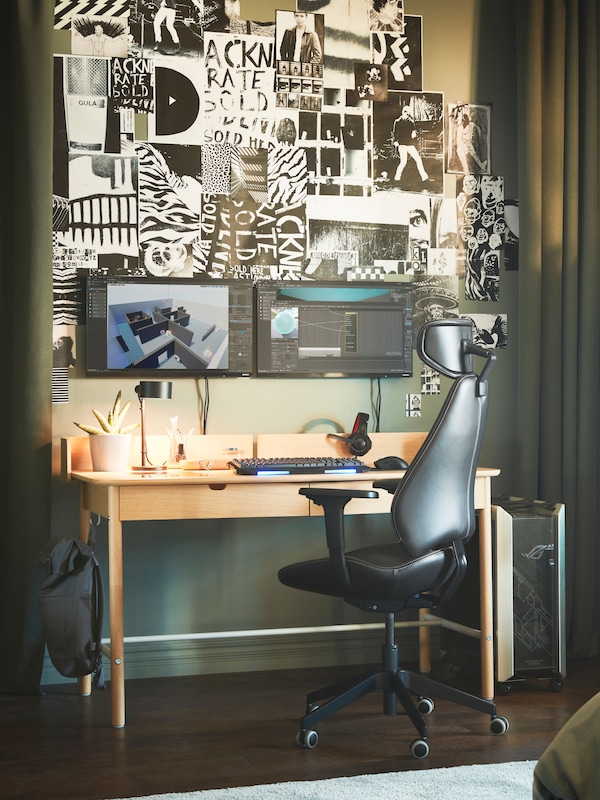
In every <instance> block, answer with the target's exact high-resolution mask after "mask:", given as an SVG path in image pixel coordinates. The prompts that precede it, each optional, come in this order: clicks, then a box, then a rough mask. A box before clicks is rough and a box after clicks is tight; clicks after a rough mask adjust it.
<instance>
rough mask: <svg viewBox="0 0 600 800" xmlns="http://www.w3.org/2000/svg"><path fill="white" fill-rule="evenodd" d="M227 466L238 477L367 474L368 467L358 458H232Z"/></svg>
mask: <svg viewBox="0 0 600 800" xmlns="http://www.w3.org/2000/svg"><path fill="white" fill-rule="evenodd" d="M229 466H230V467H231V468H232V469H233V470H235V471H236V472H237V474H238V475H310V474H313V475H314V474H317V475H318V474H321V475H330V474H336V475H344V474H356V473H357V472H368V471H369V470H370V467H368V466H367V465H366V464H365V463H364V462H362V461H360V460H359V459H358V458H351V457H347V458H343V457H342V458H332V457H330V456H325V457H323V456H319V457H318V458H309V457H305V456H304V457H302V458H234V459H233V460H232V461H230V462H229Z"/></svg>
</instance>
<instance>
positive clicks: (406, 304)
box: [256, 281, 413, 377]
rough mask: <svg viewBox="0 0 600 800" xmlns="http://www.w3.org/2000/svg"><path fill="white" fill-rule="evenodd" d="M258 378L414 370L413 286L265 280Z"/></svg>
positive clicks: (260, 291) (260, 287) (259, 294)
mask: <svg viewBox="0 0 600 800" xmlns="http://www.w3.org/2000/svg"><path fill="white" fill-rule="evenodd" d="M256 302H257V313H256V348H257V358H256V365H257V375H258V376H263V377H276V376H289V377H308V376H317V377H343V376H354V377H358V376H369V377H383V376H398V377H400V376H409V375H412V359H413V341H412V339H413V336H412V284H411V283H410V282H408V281H407V282H389V283H388V282H373V281H370V282H368V283H366V282H362V283H321V282H314V283H313V282H306V281H299V282H290V281H264V282H262V281H261V282H259V283H257V287H256Z"/></svg>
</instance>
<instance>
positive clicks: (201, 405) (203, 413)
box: [196, 378, 210, 434]
mask: <svg viewBox="0 0 600 800" xmlns="http://www.w3.org/2000/svg"><path fill="white" fill-rule="evenodd" d="M196 391H197V392H198V412H199V415H200V433H201V434H205V433H206V429H207V428H208V409H209V407H210V388H209V383H208V378H204V396H202V392H201V390H200V382H199V381H196Z"/></svg>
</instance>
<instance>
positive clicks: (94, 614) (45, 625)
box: [39, 538, 104, 689]
mask: <svg viewBox="0 0 600 800" xmlns="http://www.w3.org/2000/svg"><path fill="white" fill-rule="evenodd" d="M90 541H91V544H86V543H85V542H83V541H81V540H80V539H67V538H62V539H53V540H51V541H50V542H49V543H48V545H47V547H46V548H45V550H44V551H43V552H42V554H41V556H40V563H41V564H42V565H43V566H45V568H46V572H47V577H46V579H45V581H44V582H43V584H42V586H41V587H40V590H39V605H40V613H41V617H42V629H43V632H44V637H45V639H46V646H47V648H48V654H49V655H50V659H51V661H52V663H53V664H54V666H55V667H56V669H57V670H58V672H60V674H61V675H64V676H65V677H67V678H80V677H83V676H84V675H89V674H90V673H94V678H93V684H94V686H97V687H98V688H100V689H103V688H104V674H103V669H102V651H101V646H102V642H101V639H102V619H103V613H104V587H103V583H102V572H101V570H100V564H99V563H98V561H97V559H96V556H95V554H94V549H93V538H91V539H90Z"/></svg>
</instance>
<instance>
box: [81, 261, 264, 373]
mask: <svg viewBox="0 0 600 800" xmlns="http://www.w3.org/2000/svg"><path fill="white" fill-rule="evenodd" d="M86 292H87V295H86V324H87V336H86V371H87V373H88V374H90V375H98V374H101V373H115V372H120V371H122V370H125V371H128V372H131V373H133V374H148V373H152V372H154V371H156V370H160V372H161V373H165V374H167V373H172V374H173V375H178V374H183V372H188V373H192V374H195V375H205V376H209V377H218V376H223V377H226V376H240V375H250V374H251V373H252V371H253V367H254V361H253V354H254V343H253V325H252V322H253V314H254V291H253V286H252V283H251V282H250V281H214V282H210V281H198V280H188V279H179V280H168V279H160V278H152V279H151V280H148V279H147V278H144V279H135V278H125V279H123V278H112V277H110V278H107V277H99V276H93V275H91V276H90V277H89V278H88V280H87V287H86Z"/></svg>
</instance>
